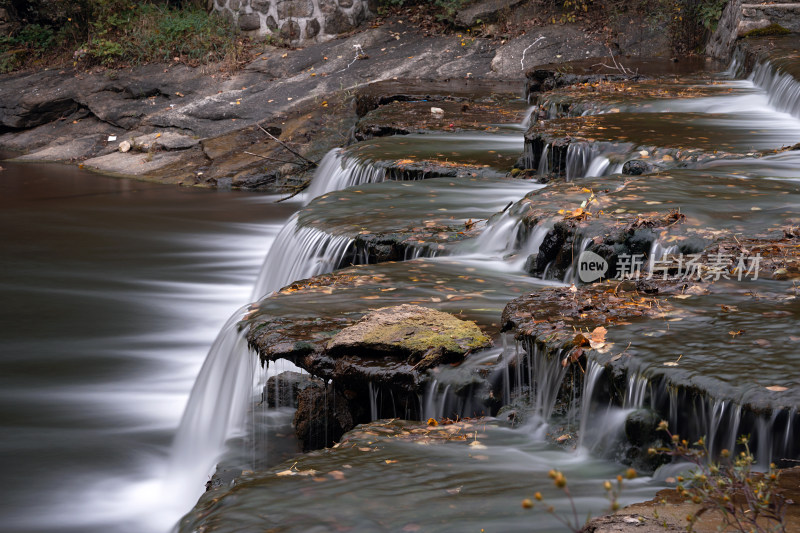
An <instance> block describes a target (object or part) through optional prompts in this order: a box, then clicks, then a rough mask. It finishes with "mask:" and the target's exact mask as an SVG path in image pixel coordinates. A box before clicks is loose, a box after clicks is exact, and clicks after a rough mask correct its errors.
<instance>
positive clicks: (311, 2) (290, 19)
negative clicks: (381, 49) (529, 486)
mask: <svg viewBox="0 0 800 533" xmlns="http://www.w3.org/2000/svg"><path fill="white" fill-rule="evenodd" d="M214 9H216V10H217V11H220V12H221V13H222V14H223V15H226V16H228V17H230V18H231V19H232V20H233V21H234V22H235V23H236V24H237V25H238V26H239V29H241V30H242V31H244V32H251V33H253V34H257V35H274V36H276V37H280V38H282V39H283V40H285V41H288V42H291V43H299V42H302V41H316V42H321V41H326V40H329V39H333V38H334V37H336V36H337V35H341V34H342V33H346V32H348V31H350V30H353V29H355V28H356V27H358V26H359V25H360V24H361V23H362V22H364V21H365V20H366V19H368V18H370V17H372V16H373V15H374V14H375V13H376V11H377V1H376V0H214Z"/></svg>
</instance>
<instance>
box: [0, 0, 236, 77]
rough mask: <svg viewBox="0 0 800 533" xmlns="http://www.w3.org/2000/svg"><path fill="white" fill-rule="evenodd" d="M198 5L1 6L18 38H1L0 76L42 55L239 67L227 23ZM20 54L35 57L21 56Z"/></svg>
mask: <svg viewBox="0 0 800 533" xmlns="http://www.w3.org/2000/svg"><path fill="white" fill-rule="evenodd" d="M17 4H25V5H23V6H22V7H20V6H17ZM173 4H175V5H174V6H173ZM179 4H180V5H179ZM203 5H204V2H199V1H194V0H191V1H190V0H185V1H184V2H164V1H156V0H143V1H139V2H136V1H132V0H78V1H76V2H67V1H65V0H53V1H50V2H43V1H40V0H33V1H31V2H22V3H20V2H15V1H14V0H0V7H6V8H7V9H9V12H10V13H12V16H14V17H16V20H17V25H16V29H15V31H14V32H13V33H12V34H11V35H10V36H3V37H0V72H8V71H10V70H14V69H17V68H20V67H21V66H24V64H30V59H31V57H44V56H46V55H49V56H50V60H51V61H56V60H57V59H58V58H59V57H60V58H61V61H62V62H63V61H67V60H70V59H73V58H74V59H76V60H79V61H82V62H83V63H84V64H85V65H86V66H91V65H97V64H100V65H105V66H116V65H123V64H136V63H144V62H150V61H171V60H173V58H176V57H177V58H179V60H181V61H184V62H187V63H190V64H199V63H207V62H216V61H223V60H225V61H230V62H233V63H238V58H239V57H240V56H241V55H242V53H243V49H244V43H243V42H242V41H241V40H240V39H239V38H238V35H237V33H236V30H235V29H234V27H233V25H232V24H230V22H229V21H226V20H224V19H222V17H220V16H219V15H218V14H217V13H216V12H212V13H207V12H206V11H205V9H203V8H202V7H200V6H203ZM19 50H26V51H28V52H32V54H29V55H28V56H27V57H25V56H24V55H23V54H20V52H19Z"/></svg>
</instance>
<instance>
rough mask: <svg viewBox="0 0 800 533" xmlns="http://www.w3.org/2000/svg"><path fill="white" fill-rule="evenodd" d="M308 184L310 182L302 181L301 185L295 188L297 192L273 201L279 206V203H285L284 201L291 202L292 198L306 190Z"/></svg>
mask: <svg viewBox="0 0 800 533" xmlns="http://www.w3.org/2000/svg"><path fill="white" fill-rule="evenodd" d="M310 184H311V180H306V181H304V182H303V183H301V184H300V185H298V186H297V190H296V191H294V192H293V193H292V194H291V195H289V196H287V197H286V198H281V199H280V200H275V203H276V204H279V203H281V202H285V201H286V200H291V199H292V198H294V197H295V196H297V195H298V194H300V193H301V192H303V191H304V190H306V187H308V186H309V185H310Z"/></svg>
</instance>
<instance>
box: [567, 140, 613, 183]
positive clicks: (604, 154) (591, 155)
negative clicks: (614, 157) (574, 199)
mask: <svg viewBox="0 0 800 533" xmlns="http://www.w3.org/2000/svg"><path fill="white" fill-rule="evenodd" d="M621 151H623V149H622V147H620V146H619V145H617V144H616V143H605V142H594V143H585V142H577V143H571V144H570V145H569V146H568V147H567V171H566V179H567V181H572V180H575V179H578V178H594V177H598V176H605V175H607V174H618V173H620V172H622V163H614V164H612V163H611V160H610V159H609V157H608V155H610V154H612V153H618V152H621Z"/></svg>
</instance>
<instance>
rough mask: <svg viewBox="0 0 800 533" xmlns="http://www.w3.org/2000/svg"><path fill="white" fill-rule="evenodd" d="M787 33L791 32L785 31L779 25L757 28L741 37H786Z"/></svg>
mask: <svg viewBox="0 0 800 533" xmlns="http://www.w3.org/2000/svg"><path fill="white" fill-rule="evenodd" d="M788 33H792V32H791V31H789V30H787V29H786V28H784V27H783V26H781V25H780V24H775V23H773V24H770V25H769V26H766V27H764V28H757V29H755V30H750V31H748V32H747V33H745V34H744V35H743V37H768V36H770V35H786V34H788Z"/></svg>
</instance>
